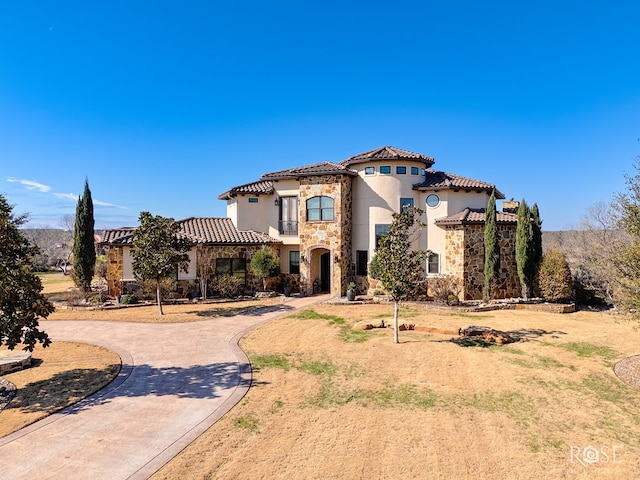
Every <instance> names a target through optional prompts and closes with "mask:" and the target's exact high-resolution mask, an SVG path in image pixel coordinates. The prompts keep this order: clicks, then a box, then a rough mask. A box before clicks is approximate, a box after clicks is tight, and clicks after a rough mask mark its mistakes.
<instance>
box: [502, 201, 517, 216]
mask: <svg viewBox="0 0 640 480" xmlns="http://www.w3.org/2000/svg"><path fill="white" fill-rule="evenodd" d="M519 207H520V202H515V201H514V200H513V198H510V199H509V200H505V201H504V202H502V211H503V212H504V213H518V208H519Z"/></svg>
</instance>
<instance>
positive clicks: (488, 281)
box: [482, 192, 500, 301]
mask: <svg viewBox="0 0 640 480" xmlns="http://www.w3.org/2000/svg"><path fill="white" fill-rule="evenodd" d="M499 275H500V242H499V239H498V219H497V213H496V194H495V192H492V193H491V196H490V197H489V203H488V204H487V213H486V216H485V223H484V289H483V292H482V296H483V299H484V300H485V301H489V300H492V299H493V297H494V293H495V285H496V281H497V279H498V276H499Z"/></svg>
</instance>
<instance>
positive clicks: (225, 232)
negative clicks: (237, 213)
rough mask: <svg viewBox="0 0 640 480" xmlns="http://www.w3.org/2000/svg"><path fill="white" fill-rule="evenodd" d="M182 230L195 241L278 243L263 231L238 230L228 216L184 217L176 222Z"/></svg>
mask: <svg viewBox="0 0 640 480" xmlns="http://www.w3.org/2000/svg"><path fill="white" fill-rule="evenodd" d="M178 223H179V224H180V227H181V228H182V232H184V234H185V235H186V236H187V237H189V238H190V239H191V240H192V241H194V242H196V243H206V244H226V245H228V244H242V245H244V244H257V245H262V244H265V243H280V241H279V240H276V239H274V238H271V237H270V236H269V235H267V234H265V233H260V232H256V231H254V230H238V229H237V228H236V227H235V225H234V224H233V222H232V221H231V219H230V218H210V217H206V218H193V217H192V218H186V219H184V220H180V221H179V222H178Z"/></svg>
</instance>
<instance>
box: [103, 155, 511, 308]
mask: <svg viewBox="0 0 640 480" xmlns="http://www.w3.org/2000/svg"><path fill="white" fill-rule="evenodd" d="M434 163H435V161H434V159H433V158H432V157H428V156H425V155H422V154H418V153H413V152H409V151H407V150H402V149H399V148H394V147H388V146H387V147H380V148H376V149H374V150H370V151H368V152H364V153H361V154H358V155H354V156H352V157H349V158H347V159H345V160H342V161H340V162H338V163H333V162H322V163H316V164H312V165H305V166H301V167H296V168H289V169H286V170H280V171H276V172H271V173H266V174H264V175H262V176H261V177H260V179H258V180H257V181H255V182H252V183H248V184H244V185H239V186H236V187H233V188H231V189H229V190H228V191H226V192H224V193H222V194H221V195H220V196H219V197H218V198H219V199H220V200H224V201H226V202H227V218H188V219H186V220H181V221H180V222H179V223H180V225H181V226H182V233H183V234H184V235H186V236H188V237H189V238H191V239H192V240H193V241H194V243H196V244H197V245H198V248H199V249H200V250H201V249H202V248H203V247H204V248H207V249H209V251H210V252H211V253H212V254H213V257H215V266H214V267H213V268H212V271H211V272H210V273H211V275H219V274H222V273H227V274H231V275H234V276H236V277H237V278H239V279H240V280H241V281H242V282H244V283H245V285H247V286H248V287H249V288H254V287H256V286H257V285H258V283H257V281H256V279H253V278H251V275H250V274H248V268H247V265H248V263H250V261H251V255H252V253H253V252H255V251H256V250H257V249H258V248H262V247H263V246H268V247H269V248H271V249H272V250H273V251H274V253H276V254H277V255H278V256H279V258H280V266H281V272H282V278H281V280H283V281H284V280H286V281H287V283H291V284H293V285H294V288H295V289H296V290H299V291H300V292H303V293H315V292H329V293H331V294H332V295H333V296H335V297H338V296H342V295H344V293H345V292H346V289H347V285H348V284H349V283H350V282H355V283H356V284H357V285H358V290H359V291H360V292H365V291H371V289H372V288H373V287H374V286H375V282H373V281H372V280H371V279H370V278H369V277H368V275H367V273H368V263H369V262H370V261H371V259H372V257H373V255H374V254H375V250H376V246H377V242H378V239H379V238H380V236H381V235H384V234H385V233H386V232H387V231H388V228H389V225H390V224H391V221H392V215H393V213H395V212H399V211H401V210H402V209H403V208H405V207H411V206H417V207H420V208H421V209H423V210H424V211H425V214H424V218H423V222H424V227H422V228H421V230H420V231H419V235H418V238H417V239H416V241H415V248H417V249H418V248H419V249H425V250H427V249H428V250H430V251H431V252H432V254H431V256H430V257H429V259H428V260H427V262H426V264H425V273H426V275H427V281H428V279H429V278H430V277H431V278H433V277H438V276H442V275H449V276H452V277H453V278H454V279H455V281H456V282H457V285H458V287H459V296H460V299H465V300H471V299H480V298H482V287H483V284H484V276H483V270H484V266H483V265H484V238H483V232H484V220H485V209H486V207H487V203H488V200H489V196H490V195H491V193H492V192H495V195H496V198H497V199H504V198H505V197H504V195H503V194H502V193H500V192H499V191H498V190H497V188H496V187H495V185H493V184H490V183H486V182H483V181H479V180H473V179H470V178H466V177H462V176H459V175H455V174H451V173H446V172H442V171H438V170H434V169H432V166H433V164H434ZM514 208H517V203H516V202H504V203H503V211H501V212H498V215H497V217H498V229H499V235H500V248H501V253H500V255H501V273H500V278H499V279H498V282H497V296H498V297H500V298H507V297H517V296H519V295H520V285H519V282H518V276H517V271H516V260H515V231H516V224H517V215H516V214H515V210H514ZM133 230H134V229H131V228H128V229H116V230H107V231H105V235H104V240H103V245H104V246H105V247H106V248H107V255H108V266H109V289H110V292H111V293H112V294H117V293H116V292H118V293H119V292H121V291H122V288H123V285H125V284H126V283H127V282H132V281H134V276H133V271H132V268H131V255H130V248H131V244H132V241H133ZM198 248H194V249H193V251H192V262H191V266H190V268H189V272H187V273H183V272H180V273H179V274H178V284H179V288H181V289H182V290H183V293H184V292H186V291H188V290H190V289H191V290H193V289H197V283H196V280H197V276H198V275H197V265H198V258H197V255H198V253H197V251H198Z"/></svg>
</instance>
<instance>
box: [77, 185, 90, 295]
mask: <svg viewBox="0 0 640 480" xmlns="http://www.w3.org/2000/svg"><path fill="white" fill-rule="evenodd" d="M94 223H95V222H94V219H93V200H92V199H91V190H89V181H88V180H85V182H84V193H83V194H82V197H80V198H78V205H77V207H76V222H75V228H74V238H73V273H74V281H75V283H76V286H78V287H79V288H81V289H82V290H84V291H85V292H88V291H89V290H91V280H92V279H93V273H94V268H95V264H96V248H95V240H94V236H93V235H94Z"/></svg>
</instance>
